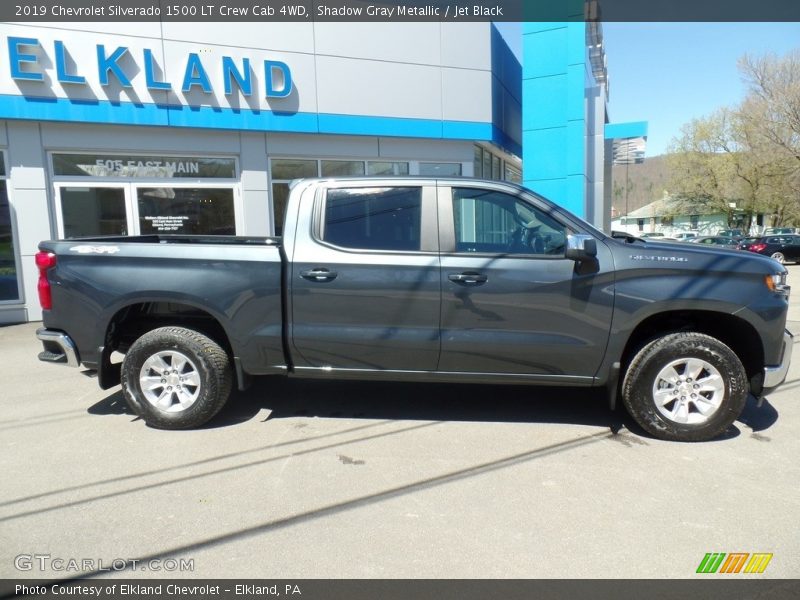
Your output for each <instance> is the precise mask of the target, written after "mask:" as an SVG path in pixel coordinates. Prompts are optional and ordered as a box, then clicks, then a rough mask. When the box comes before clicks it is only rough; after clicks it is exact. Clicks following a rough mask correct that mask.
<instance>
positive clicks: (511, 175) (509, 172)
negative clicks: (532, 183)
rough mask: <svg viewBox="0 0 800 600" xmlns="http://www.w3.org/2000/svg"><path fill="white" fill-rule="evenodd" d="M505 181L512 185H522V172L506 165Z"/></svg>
mask: <svg viewBox="0 0 800 600" xmlns="http://www.w3.org/2000/svg"><path fill="white" fill-rule="evenodd" d="M505 179H506V181H510V182H512V183H522V171H520V170H519V169H517V168H516V167H512V166H511V165H510V164H508V163H506V172H505Z"/></svg>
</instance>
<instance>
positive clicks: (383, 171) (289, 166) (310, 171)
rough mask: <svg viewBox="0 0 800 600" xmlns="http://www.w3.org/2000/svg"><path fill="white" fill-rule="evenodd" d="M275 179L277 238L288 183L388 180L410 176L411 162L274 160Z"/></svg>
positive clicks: (273, 213)
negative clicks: (363, 178)
mask: <svg viewBox="0 0 800 600" xmlns="http://www.w3.org/2000/svg"><path fill="white" fill-rule="evenodd" d="M270 167H271V168H270V175H271V178H272V222H273V223H274V224H275V235H282V233H283V219H284V213H285V212H286V200H287V199H288V197H289V184H290V183H291V182H292V180H294V179H302V178H304V177H359V176H362V175H364V174H365V173H366V174H367V175H371V176H373V177H387V176H393V175H408V162H403V161H400V162H397V161H379V160H375V161H372V160H323V159H316V158H314V159H306V158H273V159H272V160H270Z"/></svg>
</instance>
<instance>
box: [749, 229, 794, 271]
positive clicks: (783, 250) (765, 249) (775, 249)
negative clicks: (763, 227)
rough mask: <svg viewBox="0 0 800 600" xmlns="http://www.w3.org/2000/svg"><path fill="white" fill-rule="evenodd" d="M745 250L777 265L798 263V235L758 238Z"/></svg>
mask: <svg viewBox="0 0 800 600" xmlns="http://www.w3.org/2000/svg"><path fill="white" fill-rule="evenodd" d="M745 250H749V251H750V252H756V253H758V254H763V255H764V256H769V257H770V258H774V259H775V260H777V261H778V262H779V263H781V264H783V263H787V262H798V261H800V235H768V236H764V237H761V238H758V240H756V241H755V242H754V243H752V244H749V245H748V246H747V248H745Z"/></svg>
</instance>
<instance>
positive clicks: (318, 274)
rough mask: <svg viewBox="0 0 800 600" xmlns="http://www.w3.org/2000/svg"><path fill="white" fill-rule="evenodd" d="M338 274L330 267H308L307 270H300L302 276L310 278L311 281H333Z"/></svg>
mask: <svg viewBox="0 0 800 600" xmlns="http://www.w3.org/2000/svg"><path fill="white" fill-rule="evenodd" d="M336 275H337V273H336V271H330V270H328V269H308V270H306V271H300V277H302V278H303V279H308V280H309V281H320V282H321V281H333V280H334V279H336Z"/></svg>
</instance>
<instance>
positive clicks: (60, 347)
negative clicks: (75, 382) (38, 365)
mask: <svg viewBox="0 0 800 600" xmlns="http://www.w3.org/2000/svg"><path fill="white" fill-rule="evenodd" d="M36 337H37V338H39V341H41V342H42V345H43V346H44V351H43V352H40V353H39V360H41V361H43V362H49V363H56V364H61V365H67V366H70V367H78V366H80V364H81V361H80V359H79V358H78V349H77V347H76V346H75V342H73V341H72V339H71V338H70V337H69V336H68V335H67V334H66V333H64V332H63V331H55V330H54V329H45V328H44V327H42V328H40V329H37V330H36Z"/></svg>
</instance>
